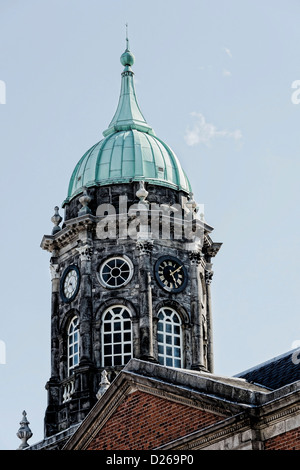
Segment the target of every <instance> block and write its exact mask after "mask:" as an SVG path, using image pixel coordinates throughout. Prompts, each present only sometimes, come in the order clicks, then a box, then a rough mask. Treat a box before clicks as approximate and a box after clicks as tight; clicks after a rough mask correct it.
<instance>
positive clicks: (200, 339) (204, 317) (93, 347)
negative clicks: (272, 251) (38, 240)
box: [42, 183, 221, 436]
mask: <svg viewBox="0 0 300 470" xmlns="http://www.w3.org/2000/svg"><path fill="white" fill-rule="evenodd" d="M141 187H143V189H144V190H145V191H146V189H147V191H146V192H145V194H146V193H147V199H146V201H145V196H144V197H143V198H142V197H141V194H143V192H139V190H140V188H141ZM120 198H121V199H120ZM124 201H125V202H124ZM138 204H139V205H138ZM141 204H144V206H142V209H143V207H145V211H146V212H145V213H146V219H145V220H146V223H145V224H144V225H143V228H142V229H141V225H139V224H138V222H139V221H140V220H141V219H140V217H139V214H140V213H141V212H140V210H141ZM158 204H159V209H160V210H161V214H162V215H159V211H158ZM132 205H135V206H132ZM99 206H100V207H101V208H102V209H101V210H102V212H101V210H100V211H99V209H98V208H99ZM132 207H135V208H137V209H138V210H137V211H133V210H132ZM170 207H171V209H172V207H173V208H174V207H176V208H177V215H176V216H175V217H174V214H173V212H172V210H171V212H170V211H169V210H168V208H170ZM178 208H179V209H178ZM104 209H110V210H111V211H112V212H113V213H112V218H111V219H109V218H108V217H107V214H106V212H105V211H104V212H103V210H104ZM154 211H156V212H155V213H154V215H153V212H154ZM186 213H189V221H190V223H191V225H190V227H193V226H194V225H195V224H198V227H200V228H201V234H202V237H201V238H200V239H199V238H198V239H197V240H196V241H195V240H193V239H192V238H190V235H189V234H186V231H185V228H184V227H183V225H184V221H185V220H188V219H184V217H185V214H186ZM99 214H100V215H99ZM178 214H180V217H178ZM157 217H161V220H160V224H159V230H158V232H157V233H156V234H153V220H156V218H157ZM109 220H110V221H112V225H111V224H110V222H108V221H109ZM124 220H125V222H124ZM104 222H105V223H106V222H107V227H108V228H109V227H110V232H107V237H106V238H103V233H105V232H103V231H102V232H101V234H102V235H101V237H100V238H99V236H98V235H99V232H98V228H99V225H98V224H99V223H100V224H101V223H102V226H101V227H102V228H103V226H104V225H105V224H104ZM124 223H126V224H127V227H129V226H130V224H132V226H133V227H134V228H136V227H137V226H139V231H136V233H135V232H132V233H131V236H128V234H127V236H124V233H125V235H126V232H124V227H125V225H124ZM113 224H114V225H113ZM176 224H177V225H176ZM193 224H194V225H193ZM57 227H58V226H57V225H56V228H55V233H54V234H52V235H48V236H44V238H43V241H42V248H43V249H45V250H48V251H49V252H51V260H50V267H51V275H52V314H51V315H52V322H51V325H52V326H51V328H52V329H51V351H52V356H51V357H52V359H51V378H50V379H49V381H48V383H47V386H46V388H47V390H48V397H49V399H48V407H47V411H46V418H45V423H46V436H50V435H53V434H55V433H57V432H60V431H63V430H64V429H67V428H68V427H69V426H72V425H75V424H76V423H78V422H80V421H81V420H82V419H84V417H85V416H86V415H87V413H88V412H89V411H90V409H91V408H92V406H93V405H94V404H95V402H96V394H97V391H98V389H99V383H100V380H101V372H102V370H103V368H104V366H105V368H106V371H107V374H108V378H109V380H110V381H112V380H113V378H114V377H115V376H116V375H117V374H118V373H119V371H120V370H121V369H122V367H123V366H124V365H125V363H126V362H127V360H128V359H129V356H126V358H125V359H126V360H125V362H122V363H119V365H116V364H112V365H109V359H108V360H107V363H108V364H107V363H105V361H104V357H103V356H104V349H103V344H102V343H103V338H102V336H101V332H102V330H103V318H104V317H103V315H104V314H105V312H106V311H107V310H108V309H110V308H113V307H114V306H119V307H124V308H126V309H127V311H128V312H129V313H130V321H131V325H132V333H131V334H132V338H131V346H132V348H131V352H130V357H135V358H139V359H143V360H147V361H153V362H159V353H158V341H157V337H158V331H157V325H158V315H159V312H160V311H161V309H162V308H170V309H171V310H173V311H175V312H176V313H177V315H178V316H179V318H180V324H181V343H182V344H181V351H182V353H181V357H180V361H181V363H180V364H181V365H180V366H181V367H184V368H186V369H194V370H205V371H210V372H212V371H213V350H212V332H211V301H210V282H211V278H212V274H213V273H212V264H211V258H212V257H213V256H215V255H216V253H217V252H218V250H219V248H220V246H221V244H218V243H213V242H212V240H211V238H210V234H211V231H212V227H210V226H209V225H208V224H206V223H205V222H203V221H201V219H200V218H199V217H198V216H197V210H196V207H195V203H193V202H192V201H191V199H189V195H186V194H185V193H183V192H182V191H175V190H172V189H170V188H165V187H163V186H155V185H149V186H146V188H145V187H144V186H143V185H142V186H141V185H139V183H131V184H123V185H111V186H108V187H99V188H92V189H91V190H87V191H85V193H84V195H83V196H82V195H79V196H78V197H77V198H75V199H73V200H72V201H71V202H70V203H68V204H66V206H65V219H64V222H63V225H62V229H61V230H59V228H57ZM155 227H157V225H156V226H155ZM178 227H179V228H180V233H181V238H178ZM121 230H123V232H122V236H120V235H121ZM193 230H194V229H193ZM199 233H200V232H199ZM166 234H167V236H166ZM132 235H134V236H132ZM116 257H118V258H119V259H121V260H125V261H126V262H127V263H128V266H130V270H131V271H132V273H131V278H130V280H129V282H126V283H124V285H121V286H118V287H117V288H116V287H115V286H114V288H112V287H111V286H108V285H107V284H105V282H104V281H103V278H102V277H101V266H103V263H104V264H105V262H107V261H109V260H110V259H113V258H116ZM163 257H165V259H172V257H173V258H174V259H176V260H179V262H180V266H179V268H180V269H185V273H186V281H187V282H186V286H185V288H184V289H178V292H176V291H171V290H167V289H165V288H164V285H160V284H159V283H158V280H157V273H156V271H155V265H156V262H157V260H160V259H164V258H163ZM182 266H183V268H182ZM70 267H73V269H75V270H76V272H77V273H78V286H77V291H76V292H75V294H74V295H72V297H71V298H70V299H66V298H64V294H63V291H62V289H63V285H62V283H63V282H65V281H64V279H65V278H66V274H67V272H69V270H70ZM179 268H177V270H178V269H179ZM116 269H118V268H116ZM128 269H129V268H128ZM72 282H73V281H72ZM74 317H76V318H77V319H78V331H79V337H80V342H79V353H78V354H79V359H78V364H77V367H75V368H74V369H73V370H72V372H71V373H70V371H69V369H68V328H69V325H70V322H71V321H72V319H73V318H74ZM111 347H114V345H112V346H111Z"/></svg>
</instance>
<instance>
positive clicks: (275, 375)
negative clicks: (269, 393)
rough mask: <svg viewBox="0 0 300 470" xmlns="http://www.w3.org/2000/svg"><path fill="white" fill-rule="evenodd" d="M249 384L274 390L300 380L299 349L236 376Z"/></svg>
mask: <svg viewBox="0 0 300 470" xmlns="http://www.w3.org/2000/svg"><path fill="white" fill-rule="evenodd" d="M235 377H240V378H243V379H245V380H247V381H248V382H250V383H255V384H258V385H263V386H264V387H266V388H268V389H270V390H276V389H278V388H280V387H283V386H284V385H288V384H291V383H293V382H296V381H297V380H300V348H296V349H293V350H291V351H288V352H286V353H284V354H282V355H280V356H277V357H274V358H273V359H270V360H269V361H266V362H263V363H262V364H258V365H257V366H255V367H252V368H251V369H248V370H246V371H244V372H241V373H239V374H236V375H235Z"/></svg>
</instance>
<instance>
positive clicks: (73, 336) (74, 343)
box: [68, 317, 79, 375]
mask: <svg viewBox="0 0 300 470" xmlns="http://www.w3.org/2000/svg"><path fill="white" fill-rule="evenodd" d="M78 364H79V324H78V317H74V318H73V319H72V320H71V322H70V325H69V328H68V375H71V373H72V371H73V369H74V367H76V366H78Z"/></svg>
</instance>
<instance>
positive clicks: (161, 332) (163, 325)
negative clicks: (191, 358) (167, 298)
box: [157, 307, 182, 367]
mask: <svg viewBox="0 0 300 470" xmlns="http://www.w3.org/2000/svg"><path fill="white" fill-rule="evenodd" d="M157 343H158V361H159V363H160V364H162V365H165V366H170V367H182V331H181V321H180V317H179V315H178V313H177V312H176V311H175V310H173V309H172V308H169V307H163V308H161V309H160V311H159V312H158V324H157Z"/></svg>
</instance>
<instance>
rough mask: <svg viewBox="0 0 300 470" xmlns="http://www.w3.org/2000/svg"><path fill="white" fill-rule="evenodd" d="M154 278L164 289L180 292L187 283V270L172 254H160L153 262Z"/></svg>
mask: <svg viewBox="0 0 300 470" xmlns="http://www.w3.org/2000/svg"><path fill="white" fill-rule="evenodd" d="M154 274H155V278H156V280H157V282H158V284H159V285H160V287H162V288H163V289H164V290H166V291H168V292H174V293H177V292H181V291H182V290H183V289H184V288H185V287H186V284H187V278H188V276H187V270H186V268H185V266H184V265H183V263H182V262H181V261H180V260H179V259H177V258H175V257H173V256H162V257H161V258H159V259H158V260H157V261H156V263H155V268H154Z"/></svg>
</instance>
